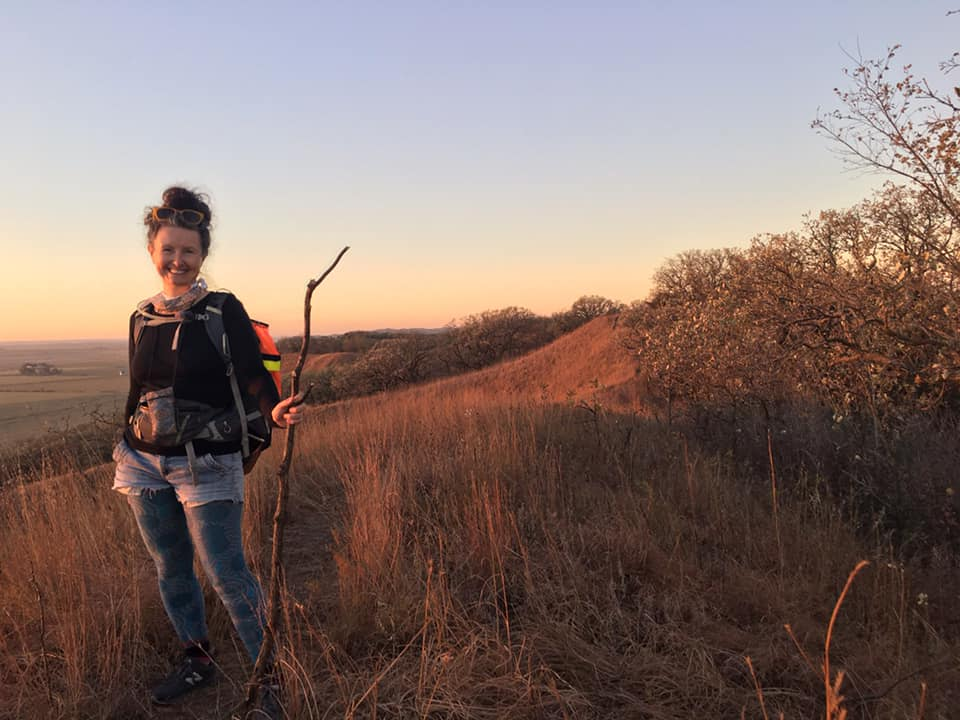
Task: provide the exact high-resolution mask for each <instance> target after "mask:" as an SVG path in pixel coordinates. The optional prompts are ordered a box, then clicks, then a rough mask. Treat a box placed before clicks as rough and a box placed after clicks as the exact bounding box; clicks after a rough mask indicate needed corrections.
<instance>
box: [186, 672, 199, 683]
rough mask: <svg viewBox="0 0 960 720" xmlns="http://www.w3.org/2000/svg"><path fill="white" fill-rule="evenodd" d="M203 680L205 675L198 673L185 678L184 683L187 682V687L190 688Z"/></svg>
mask: <svg viewBox="0 0 960 720" xmlns="http://www.w3.org/2000/svg"><path fill="white" fill-rule="evenodd" d="M201 680H203V675H201V674H200V673H198V672H193V673H191V674H190V675H188V676H187V677H185V678H184V681H186V683H187V685H190V686H193V685H194V684H195V683H198V682H200V681H201Z"/></svg>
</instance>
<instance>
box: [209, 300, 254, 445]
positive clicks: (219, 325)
mask: <svg viewBox="0 0 960 720" xmlns="http://www.w3.org/2000/svg"><path fill="white" fill-rule="evenodd" d="M229 296H230V293H225V292H212V293H210V294H209V295H208V296H207V306H206V310H205V312H204V313H200V314H198V315H197V319H203V321H204V323H203V325H204V327H206V329H207V335H208V336H209V337H210V341H211V342H212V343H213V346H214V347H215V348H216V349H217V352H219V353H220V357H221V358H222V359H223V364H224V365H226V366H227V377H228V378H229V379H230V391H231V392H232V393H233V403H234V405H236V408H237V414H238V415H239V416H240V445H241V451H242V453H243V457H244V458H247V457H249V456H250V432H249V430H248V427H247V411H246V408H245V407H244V405H243V396H242V395H241V394H240V384H239V383H238V382H237V373H236V372H234V369H233V358H232V356H231V355H230V339H229V338H228V337H227V328H226V326H225V325H224V322H223V304H224V303H225V302H226V300H227V298H228V297H229Z"/></svg>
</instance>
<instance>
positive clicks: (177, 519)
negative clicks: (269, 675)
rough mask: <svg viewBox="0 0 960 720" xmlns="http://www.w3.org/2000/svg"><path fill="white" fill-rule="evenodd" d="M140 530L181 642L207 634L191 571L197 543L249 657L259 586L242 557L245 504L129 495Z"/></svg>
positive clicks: (260, 614) (256, 635)
mask: <svg viewBox="0 0 960 720" xmlns="http://www.w3.org/2000/svg"><path fill="white" fill-rule="evenodd" d="M127 501H128V502H129V503H130V507H131V508H133V514H134V516H135V517H136V519H137V525H139V526H140V534H141V535H142V536H143V541H144V543H145V544H146V546H147V550H148V551H149V552H150V555H151V556H152V557H153V561H154V563H156V566H157V576H158V580H159V582H160V597H161V598H162V599H163V606H164V608H166V610H167V615H168V616H169V617H170V622H172V623H173V627H174V629H175V630H176V632H177V635H178V637H179V638H180V641H181V642H182V643H183V644H184V645H194V644H196V643H198V642H200V641H202V640H206V639H207V620H206V615H205V612H204V607H203V593H202V592H201V591H200V583H199V582H198V581H197V576H196V574H195V573H194V572H193V553H194V549H196V551H197V554H198V555H199V556H200V562H201V564H202V565H203V569H204V572H206V574H207V577H208V578H209V579H210V581H211V583H212V584H213V587H214V589H215V590H216V591H217V595H219V596H220V600H222V601H223V604H224V605H225V606H226V608H227V612H228V613H230V619H231V620H233V626H234V627H235V628H236V629H237V633H238V634H239V635H240V639H241V640H242V641H243V645H244V647H245V648H246V649H247V654H248V655H249V656H250V659H251V660H256V657H257V654H258V653H259V652H260V644H261V642H262V641H263V627H264V624H265V622H266V619H265V615H264V602H263V592H262V590H261V589H260V583H259V582H257V579H256V578H255V577H254V576H253V573H251V572H250V569H249V568H248V567H247V563H246V560H245V559H244V557H243V539H242V535H241V530H240V522H241V519H242V516H243V505H242V504H241V503H235V502H231V501H229V500H218V501H214V502H208V503H205V504H203V505H196V506H193V507H184V506H183V505H181V504H180V501H179V500H177V496H176V493H175V492H174V490H173V489H172V488H171V489H169V490H157V491H152V492H149V493H144V494H142V495H127Z"/></svg>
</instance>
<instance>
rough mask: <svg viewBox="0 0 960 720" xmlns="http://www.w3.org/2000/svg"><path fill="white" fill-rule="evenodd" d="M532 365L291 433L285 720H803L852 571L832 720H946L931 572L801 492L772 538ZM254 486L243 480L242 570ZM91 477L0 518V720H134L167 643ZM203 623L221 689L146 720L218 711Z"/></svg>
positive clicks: (715, 465)
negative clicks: (0, 719)
mask: <svg viewBox="0 0 960 720" xmlns="http://www.w3.org/2000/svg"><path fill="white" fill-rule="evenodd" d="M594 331H595V328H594ZM602 335H603V334H602V333H598V334H597V338H598V339H596V340H591V341H590V343H583V342H581V344H580V346H579V351H580V353H587V354H589V352H590V351H591V347H593V346H592V345H591V343H600V342H608V341H609V338H607V339H601V336H602ZM604 337H605V336H604ZM604 347H606V346H604ZM554 349H556V348H554ZM545 350H547V351H549V348H548V349H545ZM565 352H566V351H565ZM551 362H553V361H552V360H551V359H550V358H549V357H548V356H547V355H545V354H539V355H535V356H532V357H531V358H528V359H527V365H525V366H524V365H522V361H520V364H518V363H510V364H507V365H503V366H499V367H498V368H491V369H488V370H486V371H482V372H480V373H477V374H474V375H471V376H464V377H460V378H453V379H448V380H446V381H442V382H439V383H435V384H431V385H427V386H424V387H421V388H415V389H410V390H406V391H402V392H397V393H393V394H390V395H385V396H380V397H373V398H366V399H361V400H356V401H352V402H349V403H343V404H339V405H336V406H331V407H327V408H321V409H317V411H316V412H314V414H313V417H312V419H311V421H310V422H309V423H308V424H307V426H306V427H305V428H304V429H303V431H302V432H300V434H299V435H298V438H299V439H298V444H299V445H298V459H297V461H296V464H295V466H294V478H293V482H292V489H291V512H290V518H289V527H288V531H287V532H288V542H287V547H288V548H289V553H288V563H287V583H288V588H287V592H286V593H285V595H284V602H285V607H284V610H285V618H286V624H287V627H288V628H289V632H288V634H287V635H286V637H285V638H284V642H283V643H282V652H281V662H282V666H283V668H284V671H285V678H286V681H287V685H288V690H289V692H288V702H287V706H288V707H287V710H288V713H289V716H290V717H298V718H338V717H343V718H412V717H434V718H441V717H442V718H632V717H637V718H640V717H643V718H654V719H658V718H689V717H718V718H726V717H731V718H734V717H747V718H759V717H778V716H779V715H780V714H781V713H782V714H783V716H784V717H786V718H812V717H823V716H824V715H825V713H827V712H830V711H831V710H830V709H829V708H828V707H827V704H826V703H827V702H828V697H827V696H825V678H824V677H823V676H822V675H820V674H818V673H817V672H815V670H816V669H817V668H816V664H813V666H812V667H811V666H809V665H808V663H807V660H805V659H804V655H803V654H802V653H801V652H800V650H799V649H798V646H799V647H802V648H804V652H805V653H807V654H808V658H809V657H818V656H822V655H823V652H824V649H825V637H826V631H827V627H828V625H829V624H830V623H831V616H832V614H833V611H834V608H835V604H836V601H837V598H838V596H839V594H840V592H841V590H842V589H843V586H844V582H845V581H846V579H847V577H848V574H849V572H850V570H851V569H852V568H853V567H854V566H855V565H856V564H857V562H858V561H859V560H861V559H870V560H871V561H872V562H871V565H870V566H869V567H867V568H866V569H864V570H862V571H861V572H860V575H859V576H858V577H857V579H856V582H854V583H852V585H851V587H850V589H849V591H848V592H847V594H846V597H845V600H844V604H843V608H842V611H841V612H840V613H839V617H838V619H837V621H836V624H835V625H834V626H833V628H832V633H831V641H830V662H829V667H830V668H831V670H829V671H828V676H829V679H830V681H833V680H834V679H835V677H836V674H837V671H838V670H843V671H844V679H843V683H842V687H839V688H837V695H842V696H843V697H844V698H845V699H844V701H843V707H844V708H845V709H847V711H848V713H849V714H848V717H868V718H916V717H919V713H920V710H921V707H920V706H921V704H923V705H924V707H923V713H924V714H923V717H925V718H938V717H941V718H947V717H950V714H951V713H952V712H953V709H954V707H955V703H956V699H957V698H956V693H957V688H960V667H958V663H957V654H958V653H957V651H958V638H957V625H956V619H955V616H954V615H955V610H954V608H955V604H954V600H955V594H956V590H957V580H956V569H955V568H954V567H953V564H952V563H953V560H952V559H950V558H944V559H942V562H940V561H937V560H936V559H934V560H933V561H930V564H929V565H928V566H927V567H917V566H913V565H911V564H909V563H907V564H904V563H902V562H900V561H899V560H898V558H897V557H896V555H895V553H893V551H892V550H891V549H890V547H889V546H888V545H887V544H886V543H885V540H884V538H883V537H876V538H869V537H864V536H863V535H859V536H858V535H856V534H855V533H854V532H853V530H851V528H850V527H849V525H848V524H847V522H846V521H845V520H844V518H843V517H842V515H841V513H840V512H839V511H838V509H837V506H836V504H835V503H834V502H833V500H832V499H831V497H830V496H829V494H827V493H826V492H825V490H824V488H823V487H822V484H820V483H819V482H818V480H817V478H815V477H810V478H808V479H807V480H806V481H805V482H801V483H799V484H798V485H797V486H796V487H792V488H784V487H779V488H778V495H777V512H776V514H775V513H774V511H773V508H772V506H771V495H770V481H769V478H766V479H764V478H760V480H759V482H758V479H757V478H755V477H751V476H749V475H748V474H747V472H746V471H745V470H744V469H743V468H742V467H738V466H737V465H735V464H734V461H733V460H732V458H731V457H730V456H729V455H721V454H717V453H712V452H708V451H705V450H702V449H700V448H697V447H695V446H690V445H686V444H685V443H684V441H683V438H681V437H678V436H676V435H674V434H671V433H670V432H669V431H668V430H666V429H665V428H664V427H663V426H661V425H658V424H657V423H655V422H653V421H651V420H648V419H644V418H643V417H642V416H640V415H639V414H636V413H633V412H630V411H629V408H628V407H619V406H617V405H616V402H615V401H616V399H617V398H618V397H619V398H623V397H629V396H630V393H629V392H625V393H621V392H618V391H617V388H616V387H613V386H614V385H616V384H617V383H618V382H619V381H614V380H613V379H611V378H610V377H608V376H605V375H604V371H603V365H602V364H596V363H594V364H590V363H589V362H584V363H583V365H584V367H585V368H586V369H585V370H584V371H581V372H579V373H576V374H574V375H571V376H569V377H566V378H565V379H558V377H559V374H553V375H551V374H549V373H547V372H546V371H544V370H542V369H537V368H542V367H546V366H548V365H549V364H550V363H551ZM525 374H526V375H528V376H529V378H530V380H529V381H528V382H525V383H520V382H517V378H518V377H523V376H524V375H525ZM534 378H539V382H535V381H534ZM544 386H546V388H544ZM505 388H510V390H509V391H506V392H505V390H504V389H505ZM621 389H622V388H621ZM560 398H562V399H560ZM274 461H275V457H274V456H269V455H268V457H267V458H265V460H263V461H261V465H260V467H258V469H257V471H256V472H255V473H254V475H253V476H252V477H251V478H249V480H250V489H249V490H250V492H249V497H248V508H247V510H248V512H247V540H248V543H249V547H251V548H252V550H253V552H252V553H251V559H252V561H253V563H254V565H255V567H257V568H258V569H260V570H264V569H265V568H264V567H263V560H262V558H263V557H264V555H263V550H264V547H263V546H264V543H265V542H266V539H267V537H268V535H267V534H265V533H264V532H263V530H264V527H265V524H266V522H267V519H268V517H269V515H270V504H271V502H272V498H271V489H270V485H271V475H270V472H271V463H272V462H274ZM109 476H110V468H109V467H101V468H98V469H96V470H94V471H92V472H89V473H86V474H80V473H74V474H70V475H67V476H63V477H59V478H47V479H45V480H44V481H43V482H41V483H35V484H26V485H24V486H23V487H22V488H17V489H15V490H14V491H12V492H10V491H8V492H6V493H4V494H3V495H2V496H0V547H2V548H3V549H4V558H3V562H2V564H0V606H2V607H3V614H2V616H0V640H2V643H3V645H2V646H0V715H3V714H6V716H9V717H24V718H34V717H36V718H48V717H69V718H81V717H82V718H87V717H89V718H137V717H156V716H158V715H157V714H156V713H155V711H154V710H153V709H151V708H149V707H148V706H147V705H146V704H145V702H144V697H145V687H146V683H147V681H148V680H149V679H150V677H151V676H153V675H157V674H159V673H161V672H162V671H163V670H165V669H166V662H167V660H168V656H169V655H170V654H171V653H173V652H174V651H175V642H174V641H173V639H172V637H171V635H172V633H171V631H170V630H169V628H168V626H167V621H166V618H165V617H164V615H163V611H162V609H161V607H160V604H159V598H158V597H157V591H156V588H155V580H154V577H153V571H152V567H151V566H150V561H149V559H148V557H147V555H146V553H145V551H144V550H143V549H142V547H141V545H140V541H139V538H138V537H137V532H136V529H135V527H134V526H133V523H132V520H131V518H130V514H129V512H128V511H127V509H126V508H125V507H124V502H123V499H122V498H120V497H116V496H114V495H113V494H111V492H110V491H109V490H108V487H109ZM920 593H923V595H920ZM208 596H209V593H208ZM918 597H919V598H920V599H921V600H922V602H919V603H918ZM210 599H211V602H210V613H211V616H212V622H211V626H212V633H213V635H214V640H215V643H216V644H217V646H219V647H220V648H221V653H220V658H219V659H220V661H221V663H222V664H223V669H224V672H225V675H226V677H227V681H226V682H223V683H221V684H220V685H218V686H217V687H216V688H213V689H211V690H204V691H200V693H199V697H196V698H190V699H188V700H186V701H184V703H183V704H182V706H180V708H178V709H176V710H172V711H165V712H164V713H163V714H162V717H165V718H166V717H201V718H213V717H223V716H224V715H225V713H226V711H227V710H228V709H229V708H230V706H231V703H232V702H233V701H234V700H235V699H237V698H239V687H238V684H239V683H240V682H241V681H242V679H243V678H244V675H245V672H246V667H245V665H244V664H243V662H242V660H241V657H240V652H239V649H238V648H237V647H236V643H235V641H233V640H232V639H231V638H232V633H231V631H230V628H229V624H228V622H227V621H226V618H225V614H224V613H223V612H222V610H221V609H220V608H219V606H218V604H217V603H216V601H215V600H213V598H212V596H211V597H210ZM785 623H789V624H790V627H791V631H792V633H793V638H792V637H791V635H790V634H788V632H787V631H786V630H785V629H784V624H785ZM794 638H795V640H796V642H795V640H794ZM747 657H749V658H750V665H748V663H747V661H746V658H747ZM751 666H752V667H751ZM921 681H922V682H924V683H926V686H925V687H926V690H925V696H921ZM758 689H759V692H758ZM761 699H762V705H761Z"/></svg>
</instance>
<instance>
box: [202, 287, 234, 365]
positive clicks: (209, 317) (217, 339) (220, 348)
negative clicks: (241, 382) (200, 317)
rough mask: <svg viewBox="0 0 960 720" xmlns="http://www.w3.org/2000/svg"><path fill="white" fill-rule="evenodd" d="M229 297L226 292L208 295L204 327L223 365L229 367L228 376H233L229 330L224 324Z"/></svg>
mask: <svg viewBox="0 0 960 720" xmlns="http://www.w3.org/2000/svg"><path fill="white" fill-rule="evenodd" d="M229 295H230V294H229V293H225V292H212V293H210V294H209V295H207V307H206V317H205V318H204V323H203V325H204V327H206V329H207V335H208V336H209V337H210V342H212V343H213V346H214V347H215V348H216V349H217V352H218V353H220V357H221V358H223V364H224V365H226V366H227V374H228V375H232V374H233V360H232V358H231V355H230V341H229V340H228V339H227V328H226V326H225V325H224V324H223V304H224V303H225V302H226V301H227V297H229Z"/></svg>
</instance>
